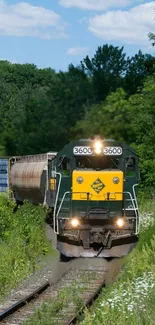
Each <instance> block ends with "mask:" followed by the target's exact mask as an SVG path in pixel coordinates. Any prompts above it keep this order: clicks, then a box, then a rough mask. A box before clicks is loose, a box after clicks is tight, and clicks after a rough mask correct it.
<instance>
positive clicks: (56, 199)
mask: <svg viewBox="0 0 155 325" xmlns="http://www.w3.org/2000/svg"><path fill="white" fill-rule="evenodd" d="M54 174H55V175H58V176H59V177H60V178H59V183H58V188H57V193H56V197H55V204H54V210H53V228H54V232H55V233H56V234H59V232H58V231H56V227H55V222H56V217H57V216H56V208H57V203H58V197H59V191H60V184H61V179H62V175H61V173H57V172H54ZM57 227H58V222H57Z"/></svg>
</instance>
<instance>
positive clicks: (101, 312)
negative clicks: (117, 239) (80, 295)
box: [80, 201, 155, 325]
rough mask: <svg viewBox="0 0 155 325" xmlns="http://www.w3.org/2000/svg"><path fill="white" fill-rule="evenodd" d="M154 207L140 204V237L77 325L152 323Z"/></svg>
mask: <svg viewBox="0 0 155 325" xmlns="http://www.w3.org/2000/svg"><path fill="white" fill-rule="evenodd" d="M144 207H145V208H144ZM154 207H155V202H154V201H151V202H147V203H146V202H145V204H144V202H143V204H142V203H141V206H140V211H141V222H142V225H141V226H142V227H141V234H140V240H139V242H138V244H137V246H136V248H135V249H134V250H133V251H132V252H131V253H130V254H129V255H128V256H127V257H125V258H124V267H123V269H122V272H121V273H120V274H119V276H118V277H117V281H116V282H115V283H114V284H111V285H109V286H107V287H106V288H105V289H104V290H103V291H102V294H101V296H100V297H99V299H98V300H97V302H96V304H95V306H94V307H93V310H92V312H91V313H89V311H88V310H86V311H85V318H84V320H83V321H82V322H81V323H80V324H81V325H99V324H106V325H111V324H112V325H115V324H119V325H130V324H133V325H141V324H144V325H145V324H146V325H148V324H150V325H151V324H154V319H155V311H154V304H155V218H154V217H155V209H154ZM147 216H148V221H147ZM150 216H151V217H150Z"/></svg>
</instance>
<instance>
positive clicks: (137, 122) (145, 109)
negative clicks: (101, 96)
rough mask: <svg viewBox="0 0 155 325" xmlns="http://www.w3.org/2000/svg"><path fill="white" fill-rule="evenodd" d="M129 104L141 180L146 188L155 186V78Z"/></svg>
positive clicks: (150, 79) (146, 83) (146, 82)
mask: <svg viewBox="0 0 155 325" xmlns="http://www.w3.org/2000/svg"><path fill="white" fill-rule="evenodd" d="M129 102H130V106H131V109H132V117H133V118H132V125H133V132H134V137H135V141H134V143H135V145H136V149H137V152H138V154H139V157H140V170H141V180H142V183H143V184H144V185H145V186H155V76H152V77H149V78H148V79H147V80H146V81H145V83H144V87H143V89H142V91H141V92H139V93H137V94H136V95H134V96H132V97H131V98H130V100H129Z"/></svg>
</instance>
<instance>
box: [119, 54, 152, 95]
mask: <svg viewBox="0 0 155 325" xmlns="http://www.w3.org/2000/svg"><path fill="white" fill-rule="evenodd" d="M154 64H155V57H153V56H152V55H150V54H143V53H142V51H139V52H138V53H137V54H135V55H134V56H132V57H131V58H128V60H127V69H126V74H125V78H124V81H125V83H124V87H125V90H126V92H127V94H128V95H133V94H135V93H136V91H137V89H138V88H139V87H142V86H143V83H144V80H145V79H146V78H147V77H148V76H149V75H152V74H153V72H154Z"/></svg>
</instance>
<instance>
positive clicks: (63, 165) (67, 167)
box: [59, 157, 71, 176]
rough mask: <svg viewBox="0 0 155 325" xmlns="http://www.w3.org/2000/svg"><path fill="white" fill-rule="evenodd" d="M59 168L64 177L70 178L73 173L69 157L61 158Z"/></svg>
mask: <svg viewBox="0 0 155 325" xmlns="http://www.w3.org/2000/svg"><path fill="white" fill-rule="evenodd" d="M59 168H60V172H61V174H62V175H63V176H69V175H70V171H71V160H70V159H69V158H68V157H60V159H59Z"/></svg>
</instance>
